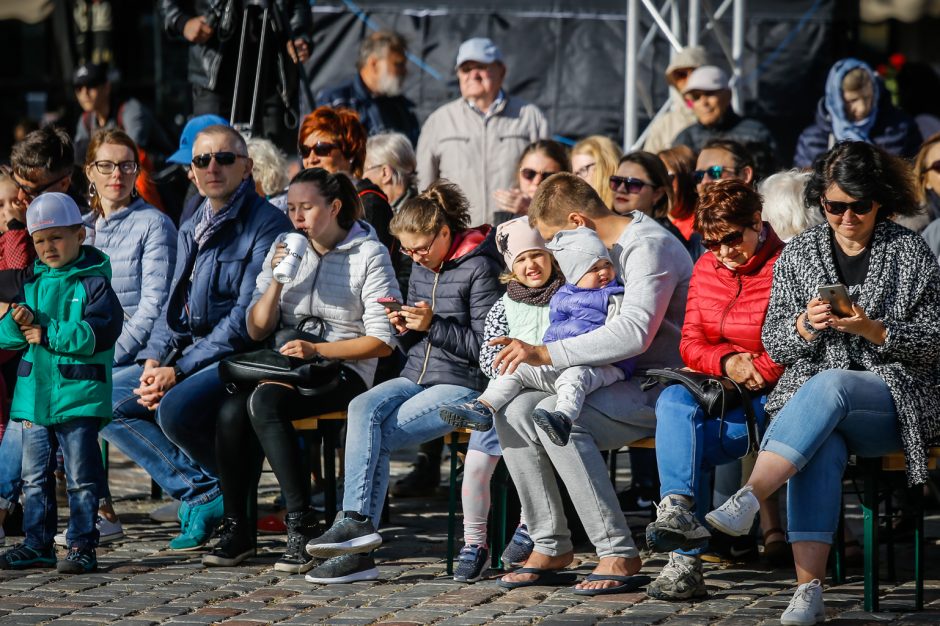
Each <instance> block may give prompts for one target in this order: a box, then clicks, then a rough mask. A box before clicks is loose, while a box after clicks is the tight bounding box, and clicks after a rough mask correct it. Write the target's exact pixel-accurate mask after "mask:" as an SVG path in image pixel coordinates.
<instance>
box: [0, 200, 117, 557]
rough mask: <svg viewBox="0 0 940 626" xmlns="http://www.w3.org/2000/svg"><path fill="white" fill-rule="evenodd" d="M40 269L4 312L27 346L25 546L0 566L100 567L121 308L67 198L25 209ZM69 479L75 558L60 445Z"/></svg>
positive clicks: (2, 341) (17, 346)
mask: <svg viewBox="0 0 940 626" xmlns="http://www.w3.org/2000/svg"><path fill="white" fill-rule="evenodd" d="M26 227H27V230H28V231H29V234H30V236H31V237H32V240H33V245H34V246H35V248H36V254H37V257H38V258H37V260H36V263H35V267H34V275H33V277H32V278H30V279H28V280H27V281H26V283H25V284H24V285H23V290H22V294H21V295H22V298H20V300H19V303H18V304H17V303H14V304H13V307H12V309H11V310H10V312H8V313H7V314H6V315H4V316H3V317H2V318H0V348H4V349H7V350H22V349H25V348H28V349H27V351H26V354H25V355H24V356H23V360H22V361H21V362H20V366H19V370H18V372H17V374H18V376H19V381H18V382H17V385H16V391H15V392H14V395H13V408H12V410H11V412H10V414H11V418H12V419H14V420H21V421H23V494H24V496H25V504H24V512H23V529H24V531H25V533H26V540H25V542H24V543H22V544H20V545H18V546H16V547H14V548H12V549H10V550H7V551H6V552H4V553H3V554H0V569H23V568H27V567H44V566H52V565H53V564H55V565H56V569H57V570H58V571H59V572H60V573H63V574H83V573H86V572H91V571H94V570H95V569H97V567H98V560H97V557H96V555H95V546H96V545H97V544H98V531H97V530H96V529H95V516H96V515H97V511H98V498H99V495H100V494H98V488H97V486H96V485H98V484H100V483H101V482H102V481H103V474H104V467H103V466H102V463H101V454H100V452H99V450H98V430H99V428H101V426H102V425H104V424H106V423H107V422H108V421H109V420H110V419H111V362H112V360H113V358H114V344H115V342H116V341H117V338H118V336H119V335H120V334H121V326H122V324H123V310H122V309H121V305H120V303H119V301H118V299H117V296H116V295H115V293H114V291H113V290H112V289H111V284H110V280H111V264H110V262H109V261H108V257H107V256H105V255H104V254H103V253H101V252H100V251H98V250H96V249H95V248H93V247H91V246H83V245H82V242H83V241H84V240H85V228H84V225H83V224H82V216H81V213H80V212H79V210H78V206H77V205H76V204H75V202H74V201H73V200H72V199H71V198H69V197H68V196H67V195H65V194H62V193H47V194H43V195H41V196H39V197H37V198H36V199H35V200H33V202H32V204H30V206H29V209H28V210H27V212H26ZM57 447H60V448H61V449H62V455H63V457H64V459H65V473H66V476H67V479H68V483H67V484H68V494H69V525H68V531H67V532H66V539H67V541H68V555H67V556H66V558H64V559H61V560H59V561H58V562H57V563H56V556H55V549H54V546H53V537H54V536H55V533H56V499H55V476H54V470H55V467H56V458H55V455H56V448H57Z"/></svg>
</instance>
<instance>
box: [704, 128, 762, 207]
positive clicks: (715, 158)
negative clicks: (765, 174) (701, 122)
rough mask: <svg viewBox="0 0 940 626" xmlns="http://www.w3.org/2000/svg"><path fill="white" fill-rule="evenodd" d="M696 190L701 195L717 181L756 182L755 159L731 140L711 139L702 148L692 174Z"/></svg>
mask: <svg viewBox="0 0 940 626" xmlns="http://www.w3.org/2000/svg"><path fill="white" fill-rule="evenodd" d="M692 178H693V179H694V180H695V188H696V191H698V193H699V195H701V193H702V191H703V190H704V189H705V187H706V186H707V185H709V184H711V183H713V182H715V181H716V180H731V179H734V180H740V181H742V182H744V183H747V184H748V185H751V184H753V182H754V158H753V156H751V153H750V152H749V151H748V149H747V148H745V147H744V146H743V145H741V144H740V143H738V142H737V141H732V140H730V139H711V140H709V141H708V143H706V144H705V147H704V148H702V151H701V152H700V153H699V155H698V159H697V160H696V162H695V171H693V172H692Z"/></svg>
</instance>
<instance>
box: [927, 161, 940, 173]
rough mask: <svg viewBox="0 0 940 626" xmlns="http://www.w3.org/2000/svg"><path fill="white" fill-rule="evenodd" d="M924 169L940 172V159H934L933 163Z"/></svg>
mask: <svg viewBox="0 0 940 626" xmlns="http://www.w3.org/2000/svg"><path fill="white" fill-rule="evenodd" d="M924 171H927V172H930V171H934V172H937V173H938V174H940V161H934V162H933V163H931V164H930V165H928V166H927V167H925V168H924Z"/></svg>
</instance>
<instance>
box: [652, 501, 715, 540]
mask: <svg viewBox="0 0 940 626" xmlns="http://www.w3.org/2000/svg"><path fill="white" fill-rule="evenodd" d="M709 537H711V533H709V532H708V529H706V528H705V526H703V525H702V523H701V522H699V521H698V518H697V517H695V514H694V513H692V511H690V510H689V508H688V507H687V506H686V504H685V503H684V502H682V501H681V500H679V499H678V498H673V497H672V496H666V497H665V498H663V501H662V502H660V503H659V504H658V505H656V520H655V521H653V522H650V523H649V525H648V526H647V527H646V544H647V545H648V546H649V547H650V550H652V551H653V552H672V551H673V550H692V549H694V548H702V547H704V546H705V545H706V544H708V539H709Z"/></svg>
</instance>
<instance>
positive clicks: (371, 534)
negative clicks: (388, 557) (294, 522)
mask: <svg viewBox="0 0 940 626" xmlns="http://www.w3.org/2000/svg"><path fill="white" fill-rule="evenodd" d="M357 518H361V519H357ZM380 545H382V535H380V534H379V533H377V532H376V531H375V526H373V525H372V522H371V521H370V520H369V519H368V518H366V517H363V516H362V515H359V514H358V513H354V512H352V511H340V512H339V513H337V514H336V520H335V521H334V522H333V525H332V526H331V527H330V529H329V530H327V531H326V532H325V533H323V534H322V535H320V536H319V537H317V538H316V539H311V540H310V542H309V543H307V554H309V555H310V556H315V557H318V558H328V557H331V556H339V555H341V554H361V553H366V552H371V551H372V550H374V549H376V548H378V547H379V546H380Z"/></svg>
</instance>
